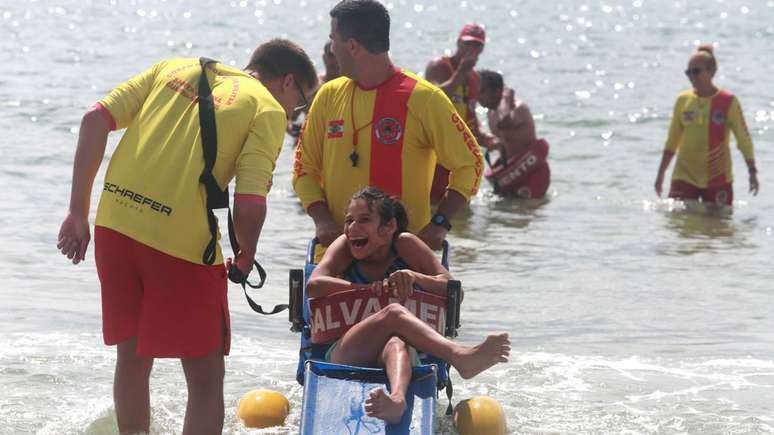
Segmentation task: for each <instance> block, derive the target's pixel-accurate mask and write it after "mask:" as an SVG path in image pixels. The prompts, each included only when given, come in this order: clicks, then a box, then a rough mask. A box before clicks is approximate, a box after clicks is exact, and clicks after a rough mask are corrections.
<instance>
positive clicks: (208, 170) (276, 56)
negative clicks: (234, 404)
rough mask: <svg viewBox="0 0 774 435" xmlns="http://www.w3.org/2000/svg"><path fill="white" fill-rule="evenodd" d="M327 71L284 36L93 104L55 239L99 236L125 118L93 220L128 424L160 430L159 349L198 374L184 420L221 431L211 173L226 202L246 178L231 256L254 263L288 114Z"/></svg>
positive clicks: (66, 245) (223, 293)
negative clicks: (156, 423) (153, 406)
mask: <svg viewBox="0 0 774 435" xmlns="http://www.w3.org/2000/svg"><path fill="white" fill-rule="evenodd" d="M316 84H317V76H316V73H315V71H314V66H313V65H312V62H311V61H310V60H309V57H308V56H307V55H306V53H304V51H303V50H302V49H301V48H300V47H298V46H297V45H295V44H293V43H292V42H290V41H287V40H281V39H274V40H272V41H269V42H267V43H265V44H262V45H261V46H259V47H258V48H257V49H256V50H255V52H254V53H253V55H252V57H251V59H250V62H249V64H248V65H247V67H246V68H245V69H244V70H239V69H236V68H231V67H229V66H226V65H223V64H220V63H217V62H214V61H211V60H209V59H204V58H201V59H195V58H188V59H169V60H164V61H161V62H159V63H157V64H155V65H153V66H152V67H150V68H148V69H147V70H145V71H144V72H142V73H140V74H138V75H137V76H135V77H133V78H132V79H130V80H128V81H126V82H124V83H122V84H121V85H119V86H118V87H116V88H115V89H113V90H112V91H111V92H110V93H109V94H108V95H107V96H106V97H105V98H103V99H102V100H100V102H99V103H97V104H96V105H95V107H94V108H93V109H92V110H90V111H89V112H87V113H86V114H85V115H84V116H83V121H82V122H81V129H80V135H79V137H78V148H77V151H76V153H75V163H74V168H73V182H72V190H71V196H70V207H69V213H68V215H67V217H66V218H65V220H64V222H63V223H62V226H61V229H60V232H59V241H58V245H57V246H58V248H59V249H60V250H61V251H62V254H64V255H66V256H67V257H68V258H70V259H72V261H73V263H78V262H80V261H81V260H83V259H84V258H85V253H86V248H87V247H88V244H89V241H90V239H91V235H90V229H89V220H88V219H89V207H90V204H89V202H90V198H91V190H92V185H93V182H94V178H95V176H96V174H97V171H98V169H99V166H100V163H101V162H102V159H103V156H104V154H105V147H106V143H107V137H108V134H109V132H110V131H111V130H117V129H124V128H125V129H126V132H124V134H123V137H122V138H121V142H120V143H119V144H118V146H117V147H116V149H115V152H114V153H113V155H112V157H111V158H110V165H109V167H108V169H107V173H106V174H105V182H104V184H103V185H102V186H101V189H100V190H101V191H102V194H101V197H100V203H99V209H98V210H97V218H96V225H95V229H94V242H95V243H94V244H95V255H94V257H95V260H96V265H97V273H98V274H99V279H100V284H101V289H102V330H103V337H104V341H105V344H107V345H117V358H116V370H115V379H114V387H113V395H114V400H115V409H116V419H117V421H118V430H119V432H120V433H148V432H149V429H150V427H149V426H150V395H149V378H150V373H151V369H152V367H153V360H154V358H180V360H181V362H182V366H183V370H184V372H185V376H186V384H187V386H188V404H187V407H186V416H185V423H184V425H183V430H182V433H183V434H193V433H207V434H215V433H221V432H222V430H223V416H224V405H223V376H224V355H228V352H229V343H230V326H229V312H228V299H227V285H226V268H225V267H224V265H223V256H222V254H221V252H220V247H219V246H218V243H217V239H218V224H217V220H216V219H215V215H214V214H212V213H211V210H210V209H212V208H222V207H225V206H221V205H219V204H220V203H218V204H210V202H211V201H210V200H211V199H212V198H213V197H217V196H216V195H212V196H211V195H210V192H211V191H212V190H211V189H210V188H209V187H205V186H213V185H214V188H215V189H217V191H218V193H219V194H220V196H222V197H225V198H220V199H225V203H226V204H228V195H227V193H226V192H224V190H226V188H227V186H228V184H229V181H230V180H232V179H234V178H235V177H236V191H235V195H234V197H235V198H234V235H235V238H236V241H237V242H238V244H239V245H240V250H239V252H238V253H237V256H236V258H235V260H234V262H235V265H236V268H237V269H238V270H239V271H240V272H241V273H242V274H243V275H246V274H247V273H249V270H250V269H251V267H252V262H253V257H254V255H255V249H256V243H257V242H258V236H259V235H260V232H261V227H262V225H263V221H264V218H265V216H266V195H267V193H268V192H269V189H270V187H271V181H272V174H273V172H274V166H275V161H276V159H277V156H278V155H279V152H280V149H281V147H282V142H283V139H284V132H285V125H286V123H287V117H288V115H289V114H291V113H293V111H294V109H295V108H296V107H297V106H298V105H299V104H298V103H299V102H302V101H305V96H304V94H305V92H308V91H309V90H310V89H313V88H314V87H315V86H316ZM200 109H201V110H200ZM213 139H214V140H213ZM208 151H212V155H210V154H208ZM205 155H206V156H207V157H205ZM210 156H211V157H212V158H209V157H210ZM207 162H209V164H208V163H207ZM210 164H211V165H212V166H210ZM204 183H208V184H204ZM210 205H218V206H212V207H210ZM232 271H233V269H232Z"/></svg>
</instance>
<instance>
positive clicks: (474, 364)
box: [451, 332, 511, 379]
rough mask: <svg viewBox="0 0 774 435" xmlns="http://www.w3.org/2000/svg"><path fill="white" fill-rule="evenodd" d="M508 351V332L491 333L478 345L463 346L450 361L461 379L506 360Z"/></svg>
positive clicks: (509, 344)
mask: <svg viewBox="0 0 774 435" xmlns="http://www.w3.org/2000/svg"><path fill="white" fill-rule="evenodd" d="M510 353H511V342H510V341H509V340H508V333H507V332H504V333H502V334H492V335H490V336H488V337H486V340H484V341H483V342H482V343H481V344H479V345H478V346H473V347H464V348H463V349H462V351H460V352H459V353H458V354H457V356H456V357H455V358H454V359H455V361H451V363H452V365H453V366H454V368H455V369H457V371H458V372H459V373H460V376H462V378H463V379H470V378H472V377H473V376H476V375H477V374H479V373H481V372H483V371H484V370H486V369H488V368H489V367H492V366H493V365H495V364H497V363H501V362H507V361H508V355H510Z"/></svg>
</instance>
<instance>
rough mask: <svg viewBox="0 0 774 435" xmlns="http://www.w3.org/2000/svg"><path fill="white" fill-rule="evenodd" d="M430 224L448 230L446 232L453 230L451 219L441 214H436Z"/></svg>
mask: <svg viewBox="0 0 774 435" xmlns="http://www.w3.org/2000/svg"><path fill="white" fill-rule="evenodd" d="M430 222H432V223H434V224H436V225H438V226H440V227H444V228H446V231H449V230H451V222H449V219H448V218H447V217H446V216H444V215H442V214H441V213H436V214H434V215H433V217H432V218H430Z"/></svg>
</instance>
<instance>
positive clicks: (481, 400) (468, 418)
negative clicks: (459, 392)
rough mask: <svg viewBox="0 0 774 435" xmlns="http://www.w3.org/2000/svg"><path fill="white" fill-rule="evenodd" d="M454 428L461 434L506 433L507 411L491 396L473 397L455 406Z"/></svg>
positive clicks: (490, 434)
mask: <svg viewBox="0 0 774 435" xmlns="http://www.w3.org/2000/svg"><path fill="white" fill-rule="evenodd" d="M454 428H455V429H457V432H459V434H460V435H505V434H506V427H505V412H503V408H502V406H500V404H499V403H498V402H497V400H495V399H493V398H491V397H486V396H478V397H472V398H470V399H467V400H463V401H462V402H460V403H458V404H457V406H455V407H454Z"/></svg>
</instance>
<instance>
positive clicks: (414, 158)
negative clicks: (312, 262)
mask: <svg viewBox="0 0 774 435" xmlns="http://www.w3.org/2000/svg"><path fill="white" fill-rule="evenodd" d="M353 152H354V153H353ZM355 155H356V156H357V158H356V164H354V165H353V161H352V160H353V158H354V156H355ZM436 156H437V157H436ZM436 160H437V161H438V162H439V163H440V164H441V165H443V166H444V167H446V168H448V169H449V170H450V171H451V176H450V179H449V188H450V189H453V190H455V191H457V192H459V193H460V194H461V195H462V196H463V197H465V198H466V199H468V198H470V196H471V195H474V194H475V193H476V192H477V191H478V188H479V184H480V183H481V176H482V174H483V167H484V165H483V159H482V157H481V152H480V150H479V146H478V143H477V142H476V139H475V138H474V137H473V135H472V134H471V132H470V129H468V127H467V125H466V124H465V122H464V121H463V119H462V118H461V117H460V116H459V115H458V114H457V111H456V110H455V108H454V106H452V104H451V102H450V101H449V99H448V98H447V97H446V95H445V94H444V93H443V91H442V90H440V89H439V88H438V87H436V86H435V85H433V84H431V83H430V82H428V81H426V80H424V79H421V78H419V77H418V76H416V75H414V74H412V73H409V72H406V71H401V70H397V69H396V71H395V73H394V74H393V75H392V76H391V77H390V78H389V79H388V80H386V81H385V82H384V83H382V84H381V85H379V86H377V87H376V88H372V89H365V88H362V87H360V86H359V85H358V84H357V83H355V82H354V81H353V80H351V79H349V78H346V77H340V78H338V79H336V80H332V81H329V82H327V83H325V84H324V85H323V86H322V88H320V91H319V92H318V93H317V96H316V97H315V99H314V102H313V103H312V107H311V108H310V110H309V115H308V116H307V118H306V122H305V124H304V128H303V130H302V132H301V135H300V136H299V140H298V145H297V147H296V157H295V162H294V168H293V186H294V188H295V190H296V192H297V193H298V196H299V198H300V199H301V202H302V203H303V206H304V208H308V207H309V205H311V204H313V203H315V202H318V201H325V202H326V203H327V206H328V209H329V210H330V213H331V215H332V216H333V219H334V221H335V222H336V223H337V224H339V225H341V226H342V227H343V225H344V213H345V211H346V207H347V205H348V204H349V200H350V198H351V197H352V195H353V194H354V193H355V192H357V191H358V190H360V189H361V188H363V187H365V186H368V185H371V186H374V187H377V188H379V189H381V190H382V191H384V192H386V193H387V194H389V195H394V196H397V197H399V198H400V200H401V201H402V203H403V204H404V206H405V208H406V212H407V214H408V220H409V231H411V232H414V233H416V232H417V231H419V230H420V229H422V227H424V226H425V225H427V223H428V222H429V221H430V186H431V183H432V181H433V174H434V171H435V164H436Z"/></svg>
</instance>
